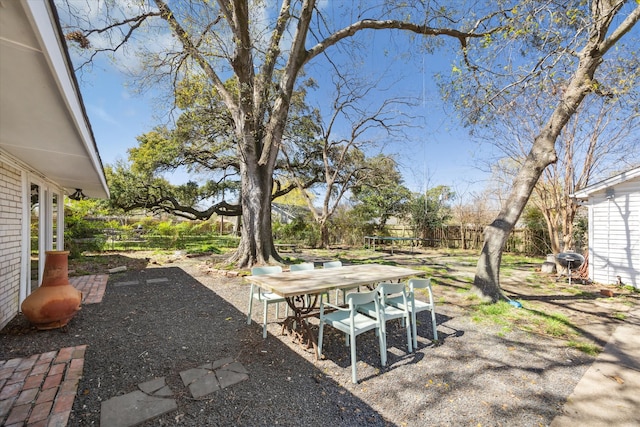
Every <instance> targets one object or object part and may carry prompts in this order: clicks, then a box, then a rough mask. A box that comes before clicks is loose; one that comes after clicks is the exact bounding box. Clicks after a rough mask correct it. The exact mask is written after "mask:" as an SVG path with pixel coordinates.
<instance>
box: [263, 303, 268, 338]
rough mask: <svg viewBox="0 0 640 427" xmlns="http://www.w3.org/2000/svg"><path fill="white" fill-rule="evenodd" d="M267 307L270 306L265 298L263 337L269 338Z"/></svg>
mask: <svg viewBox="0 0 640 427" xmlns="http://www.w3.org/2000/svg"><path fill="white" fill-rule="evenodd" d="M267 307H269V305H268V303H267V300H264V314H263V316H262V318H263V321H262V338H267Z"/></svg>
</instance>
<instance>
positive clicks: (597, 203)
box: [572, 167, 640, 289]
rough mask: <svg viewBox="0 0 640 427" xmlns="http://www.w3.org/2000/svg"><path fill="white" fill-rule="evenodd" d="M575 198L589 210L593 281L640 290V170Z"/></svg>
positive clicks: (622, 174)
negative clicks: (628, 286)
mask: <svg viewBox="0 0 640 427" xmlns="http://www.w3.org/2000/svg"><path fill="white" fill-rule="evenodd" d="M572 197H573V198H575V199H576V200H577V201H578V202H579V203H581V204H583V205H585V206H587V208H588V210H589V278H590V279H591V280H593V281H594V282H598V283H604V284H613V283H621V284H624V285H631V286H634V287H636V288H639V289H640V167H636V168H634V169H631V170H628V171H626V172H623V173H621V174H618V175H615V176H612V177H611V178H608V179H605V180H604V181H601V182H598V183H596V184H593V185H590V186H588V187H585V188H584V189H582V190H580V191H577V192H576V193H575V194H573V195H572Z"/></svg>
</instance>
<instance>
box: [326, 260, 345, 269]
mask: <svg viewBox="0 0 640 427" xmlns="http://www.w3.org/2000/svg"><path fill="white" fill-rule="evenodd" d="M322 267H323V268H334V267H342V261H327V262H323V263H322Z"/></svg>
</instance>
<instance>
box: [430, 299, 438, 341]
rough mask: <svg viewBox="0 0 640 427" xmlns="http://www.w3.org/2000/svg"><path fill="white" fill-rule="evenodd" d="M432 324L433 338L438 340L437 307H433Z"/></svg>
mask: <svg viewBox="0 0 640 427" xmlns="http://www.w3.org/2000/svg"><path fill="white" fill-rule="evenodd" d="M431 325H432V327H433V339H434V340H436V341H437V340H438V328H437V326H438V325H436V309H435V307H432V308H431Z"/></svg>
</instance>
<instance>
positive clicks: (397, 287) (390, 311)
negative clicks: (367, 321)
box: [358, 283, 413, 353]
mask: <svg viewBox="0 0 640 427" xmlns="http://www.w3.org/2000/svg"><path fill="white" fill-rule="evenodd" d="M376 290H377V291H378V294H379V295H380V308H379V310H380V311H379V313H381V315H382V319H383V322H382V329H381V330H382V334H383V335H384V342H385V351H386V342H387V322H388V321H389V320H394V319H402V321H403V322H402V324H403V326H404V327H405V328H406V330H407V348H408V350H409V353H411V352H412V351H413V345H412V340H411V322H410V319H411V317H410V312H409V308H408V307H409V303H408V302H409V299H408V298H407V292H406V290H405V286H404V283H380V284H379V285H378V287H377V288H376ZM388 300H390V301H394V302H397V301H400V304H398V305H397V306H396V305H391V304H389V302H388ZM358 311H359V312H360V313H362V314H366V315H367V316H375V314H376V313H378V308H377V307H376V306H375V305H374V304H372V303H369V304H365V305H361V306H360V307H358Z"/></svg>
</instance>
